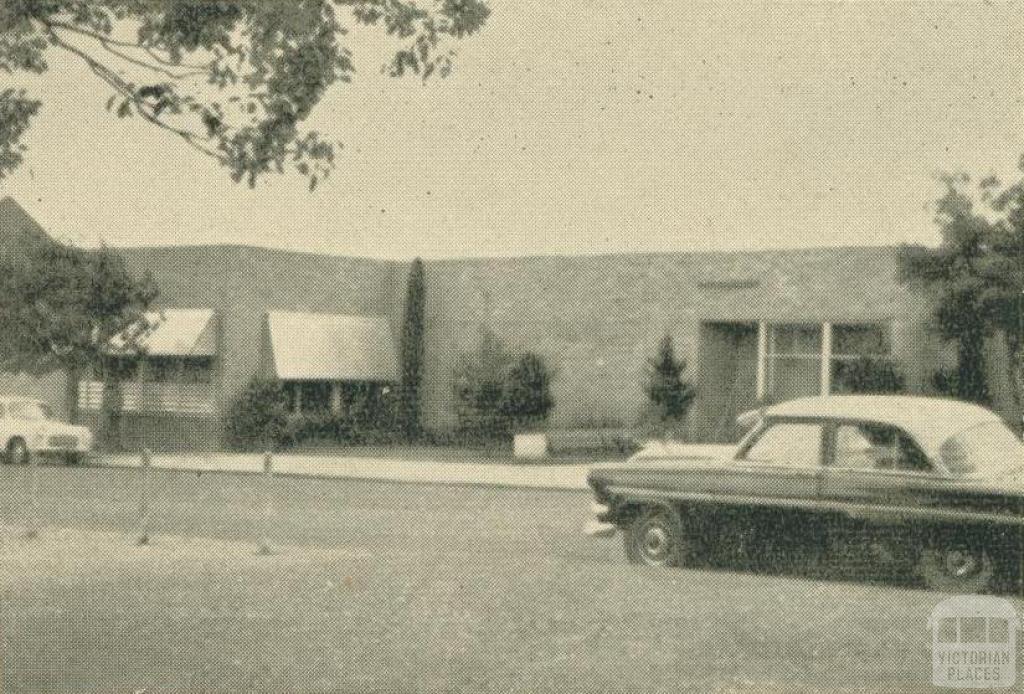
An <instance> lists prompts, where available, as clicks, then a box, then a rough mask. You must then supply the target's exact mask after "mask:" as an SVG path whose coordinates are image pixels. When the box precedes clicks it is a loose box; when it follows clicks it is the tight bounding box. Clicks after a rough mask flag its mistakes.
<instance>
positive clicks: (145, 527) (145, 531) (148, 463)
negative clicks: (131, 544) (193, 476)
mask: <svg viewBox="0 0 1024 694" xmlns="http://www.w3.org/2000/svg"><path fill="white" fill-rule="evenodd" d="M152 467H153V454H152V453H151V452H150V450H149V449H148V448H143V449H142V470H141V475H142V479H141V480H140V484H141V485H142V490H141V494H140V497H141V498H140V499H139V539H138V541H137V542H136V544H138V545H148V544H149V521H150V508H149V506H150V503H149V483H150V481H149V471H150V469H151V468H152Z"/></svg>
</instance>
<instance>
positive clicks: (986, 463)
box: [588, 396, 1024, 592]
mask: <svg viewBox="0 0 1024 694" xmlns="http://www.w3.org/2000/svg"><path fill="white" fill-rule="evenodd" d="M719 450H720V451H721V452H722V453H724V455H722V457H718V458H710V457H686V456H685V455H684V454H681V453H680V452H678V451H677V452H676V453H673V452H672V451H671V449H667V453H665V454H664V456H663V457H650V456H647V457H645V456H644V454H643V453H641V454H640V455H638V456H635V457H634V458H631V459H630V460H629V461H626V462H625V463H617V464H607V465H598V466H595V467H594V468H592V469H591V471H590V473H589V475H588V482H589V484H590V486H591V487H592V488H593V490H594V493H595V495H596V503H595V505H594V511H595V514H596V515H597V522H596V523H595V524H592V525H591V526H590V528H589V532H590V533H591V534H609V533H612V532H614V531H616V530H619V529H621V530H622V531H623V532H624V536H625V546H626V555H627V557H628V558H629V559H630V560H631V561H633V562H637V563H642V564H649V565H663V566H675V565H680V564H687V563H691V562H695V563H699V562H700V561H702V560H704V559H705V558H706V557H707V555H709V554H712V553H715V552H721V551H722V550H723V548H724V547H732V548H738V549H737V551H743V552H746V553H748V554H750V555H752V556H753V557H754V558H755V559H759V560H761V561H764V562H766V563H769V564H770V563H772V562H773V561H775V559H777V558H779V557H783V556H791V555H793V554H794V553H796V554H801V553H802V554H803V555H804V556H808V555H810V556H816V557H820V556H821V555H822V554H823V553H829V552H837V551H838V552H848V551H851V550H852V551H858V552H862V553H863V554H864V555H865V556H867V557H870V558H871V559H873V560H878V561H882V562H887V563H891V564H894V565H898V566H901V567H904V568H905V569H906V570H913V571H916V572H917V573H918V574H919V575H920V577H921V578H922V579H923V580H924V582H925V583H926V584H927V585H928V586H930V587H932V588H935V589H938V590H945V591H950V592H981V591H984V590H985V589H986V588H988V587H989V586H990V585H991V583H992V580H993V577H994V576H996V575H997V574H999V573H1001V572H1008V573H1010V574H1014V573H1015V572H1016V571H1017V569H1018V567H1019V565H1020V559H1021V547H1022V537H1024V445H1022V444H1021V442H1020V441H1019V440H1018V439H1017V437H1016V436H1014V434H1013V433H1012V432H1011V431H1010V430H1009V429H1008V428H1007V427H1006V425H1005V424H1004V423H1003V422H1002V420H1001V419H1000V418H999V417H998V416H996V415H995V414H994V413H992V412H990V411H988V410H986V409H984V408H981V407H978V406H976V405H971V404H967V403H963V402H958V401H953V400H945V399H936V398H917V397H904V396H831V397H822V398H805V399H800V400H793V401H789V402H784V403H780V404H778V405H774V406H771V407H768V408H766V409H764V410H763V411H762V412H761V413H760V417H759V418H758V421H757V422H756V424H754V426H753V428H752V429H751V431H750V432H749V433H748V434H747V435H746V436H745V437H744V438H743V440H742V441H741V442H740V443H739V444H738V445H737V446H736V447H735V448H732V449H719Z"/></svg>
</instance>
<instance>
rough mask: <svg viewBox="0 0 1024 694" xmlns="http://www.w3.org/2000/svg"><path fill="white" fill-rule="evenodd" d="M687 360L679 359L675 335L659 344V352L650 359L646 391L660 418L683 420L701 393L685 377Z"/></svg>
mask: <svg viewBox="0 0 1024 694" xmlns="http://www.w3.org/2000/svg"><path fill="white" fill-rule="evenodd" d="M685 372H686V360H685V359H679V360H677V359H676V353H675V348H674V347H673V345H672V336H671V335H665V337H663V338H662V339H661V343H660V344H659V345H658V354H657V356H656V357H654V358H653V359H649V360H648V361H647V380H646V383H645V384H644V392H646V393H647V398H648V399H649V400H650V402H651V404H652V405H653V406H654V408H655V412H656V415H655V417H656V418H657V419H660V420H661V421H666V422H681V421H683V420H685V419H686V414H687V412H689V410H690V405H692V404H693V400H694V398H696V396H697V392H696V390H695V389H694V388H693V386H692V385H690V383H689V382H688V381H686V380H685V379H684V378H683V374H685Z"/></svg>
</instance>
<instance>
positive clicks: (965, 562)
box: [918, 542, 995, 593]
mask: <svg viewBox="0 0 1024 694" xmlns="http://www.w3.org/2000/svg"><path fill="white" fill-rule="evenodd" d="M918 570H919V572H920V574H921V578H922V579H924V582H925V585H927V586H928V587H929V588H931V589H932V590H939V591H942V592H945V593H983V592H984V591H985V590H986V589H987V588H988V587H989V586H990V585H991V583H992V577H993V576H994V575H995V564H994V562H993V561H992V557H991V556H990V555H989V553H988V552H986V551H985V549H984V548H983V547H978V546H973V545H972V544H971V543H968V542H957V543H950V544H946V545H935V546H931V547H925V548H924V549H923V550H921V558H920V562H919V564H918Z"/></svg>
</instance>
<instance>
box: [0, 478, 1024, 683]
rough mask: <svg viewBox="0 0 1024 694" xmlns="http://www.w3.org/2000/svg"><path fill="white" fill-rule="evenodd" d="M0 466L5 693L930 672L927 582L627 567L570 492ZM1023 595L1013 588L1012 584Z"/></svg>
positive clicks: (856, 679) (762, 679) (879, 676)
mask: <svg viewBox="0 0 1024 694" xmlns="http://www.w3.org/2000/svg"><path fill="white" fill-rule="evenodd" d="M25 476H26V471H25V469H24V468H10V467H2V468H0V521H2V524H3V525H2V526H0V527H2V534H0V539H2V545H0V587H2V590H3V600H2V605H0V608H2V609H0V630H2V635H0V638H2V639H3V642H2V649H0V654H2V656H3V660H2V663H0V666H2V680H0V685H2V686H0V690H2V691H3V692H5V693H6V692H31V693H33V694H36V693H43V692H66V691H89V692H139V691H145V692H148V693H152V692H247V691H258V692H419V691H429V692H449V691H469V692H477V691H480V692H634V691H654V692H682V691H700V692H703V691H721V692H730V691H735V692H796V691H890V692H891V691H918V690H919V691H924V690H927V689H928V688H929V687H928V683H929V677H930V670H929V667H930V661H929V651H928V648H929V641H928V631H927V626H926V624H927V618H928V614H929V613H930V611H931V609H932V608H933V607H934V605H935V604H936V603H937V602H939V601H940V600H941V599H942V598H943V597H945V596H943V595H939V594H936V593H930V592H927V591H924V590H917V589H908V588H904V587H899V586H895V585H884V584H883V585H868V584H865V583H856V582H836V581H818V580H812V579H809V578H800V577H783V576H760V575H754V574H750V573H742V572H728V571H715V572H712V571H696V570H643V569H638V568H635V567H631V566H628V565H626V564H625V562H624V559H623V558H622V551H621V546H620V543H619V542H617V541H610V540H590V539H587V538H584V537H582V536H581V535H580V534H579V528H580V525H581V524H582V522H583V521H584V520H585V515H586V507H587V505H588V503H589V499H588V497H587V495H586V494H584V493H578V492H543V491H525V490H509V489H504V490H503V489H492V488H474V487H442V486H434V485H410V484H386V483H375V482H352V481H344V480H328V481H325V480H314V479H301V478H291V479H279V480H277V482H278V485H277V488H276V490H275V494H276V496H275V504H276V506H275V518H274V520H275V522H274V524H273V526H272V527H273V530H272V539H273V542H274V545H275V547H276V551H275V553H274V554H272V555H270V556H256V555H255V553H254V549H255V538H256V537H257V536H258V535H259V534H260V528H261V527H262V526H261V515H260V514H259V512H258V504H257V503H256V500H257V499H258V493H257V492H258V489H257V487H256V486H255V482H256V480H255V479H253V478H251V477H247V476H241V475H231V474H209V473H204V474H201V475H197V474H195V473H189V472H179V471H159V472H158V473H157V474H155V475H154V478H155V479H154V496H155V498H156V499H157V502H156V504H155V517H154V526H155V528H156V529H157V534H156V535H155V538H154V543H153V544H152V545H151V546H147V547H136V546H134V545H133V543H132V538H131V535H130V533H129V532H127V531H128V530H130V529H131V527H132V518H133V515H134V511H135V507H136V499H137V496H136V492H137V486H136V478H135V477H134V475H133V472H132V471H126V470H109V469H96V468H79V469H75V468H44V469H42V470H40V489H41V495H42V505H41V510H42V515H43V516H44V517H45V518H46V519H47V520H48V522H49V525H48V526H47V527H45V528H44V530H43V532H42V534H41V536H40V537H39V538H38V539H36V540H26V539H24V537H22V536H21V534H20V530H19V529H20V528H21V527H22V526H24V524H25V521H26V518H27V512H28V506H27V504H26V502H25V498H24V494H23V490H24V488H25ZM1018 606H1019V605H1018Z"/></svg>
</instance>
